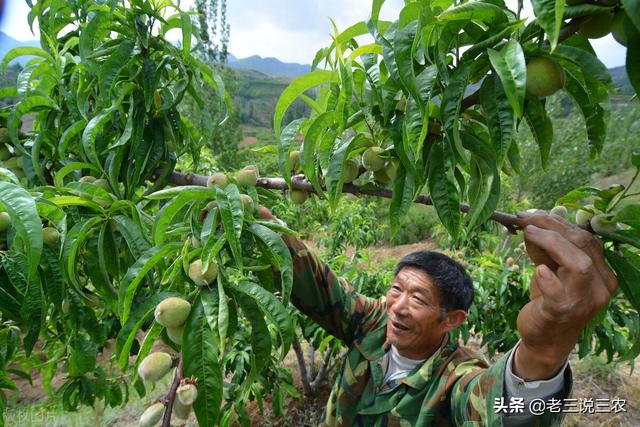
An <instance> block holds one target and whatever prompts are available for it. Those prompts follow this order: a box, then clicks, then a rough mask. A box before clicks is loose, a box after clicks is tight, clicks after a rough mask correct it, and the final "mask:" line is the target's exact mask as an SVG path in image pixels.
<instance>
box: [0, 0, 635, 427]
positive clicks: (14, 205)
mask: <svg viewBox="0 0 640 427" xmlns="http://www.w3.org/2000/svg"><path fill="white" fill-rule="evenodd" d="M27 3H28V4H29V5H30V6H31V12H30V14H29V22H28V24H29V25H30V26H32V25H33V23H34V22H36V21H37V23H38V25H39V28H40V41H41V47H39V48H35V47H33V48H27V47H21V48H17V49H14V50H13V51H11V52H9V53H8V54H7V55H6V57H5V58H4V60H3V61H2V69H3V70H4V69H5V68H6V66H7V65H8V64H9V63H10V62H11V61H12V60H13V59H15V58H17V57H19V56H22V55H31V56H32V58H31V59H29V60H28V62H27V64H26V66H25V68H24V69H23V70H22V71H21V72H20V74H19V76H18V81H17V85H16V86H15V87H12V88H3V89H1V93H0V94H1V95H2V96H3V97H7V98H11V99H13V104H12V105H11V106H9V107H7V108H4V109H3V110H2V111H1V112H0V122H1V123H2V125H3V126H2V129H0V138H1V139H0V145H1V146H0V160H1V161H2V162H3V163H2V168H0V177H1V178H2V180H1V181H0V205H1V208H2V212H0V245H2V246H1V248H0V293H1V295H0V296H1V298H0V316H1V321H2V323H1V326H0V350H1V351H0V388H3V389H7V390H11V389H15V388H16V384H15V381H14V380H15V378H16V377H22V378H27V379H28V378H30V370H31V369H38V370H39V371H40V373H41V375H42V376H43V379H44V381H43V383H44V386H45V388H47V389H48V390H49V391H50V392H51V391H52V388H51V387H52V386H51V379H52V378H53V377H54V375H56V374H57V373H60V372H62V373H63V374H64V378H65V381H64V383H63V385H62V386H61V387H60V388H59V389H58V390H57V393H58V394H59V396H60V397H61V399H62V402H63V405H64V408H65V410H75V409H77V408H78V407H79V406H80V405H94V404H95V402H96V400H104V401H105V402H106V403H107V404H108V405H111V406H117V405H121V404H123V402H125V401H126V400H127V398H128V392H129V385H133V387H134V388H135V390H136V391H137V392H138V393H139V394H140V395H144V394H145V393H146V392H147V387H146V386H148V385H149V383H150V382H154V381H157V380H159V379H160V378H162V377H163V376H164V375H166V374H167V373H169V372H170V371H171V370H172V369H174V368H175V371H174V379H173V382H172V383H171V387H170V390H169V392H168V393H167V394H166V396H165V395H163V396H160V398H159V399H158V402H157V403H156V404H154V405H152V406H151V407H150V408H149V409H148V410H147V411H145V413H144V414H142V417H141V423H142V424H143V425H154V424H156V423H157V422H158V421H159V420H160V418H163V424H164V425H165V426H166V425H169V423H170V420H171V416H172V415H175V416H176V417H177V418H184V417H186V416H188V414H189V411H190V410H191V407H193V410H194V412H195V414H196V417H197V419H198V422H199V424H200V425H203V426H212V425H218V424H220V425H229V424H231V423H232V422H233V421H234V420H235V419H241V420H243V422H244V423H247V422H248V420H247V418H246V417H243V415H242V413H243V411H244V405H245V404H246V403H247V402H248V401H249V400H251V399H252V398H257V397H261V396H260V395H261V393H265V392H266V391H267V390H270V391H274V392H277V394H276V395H275V396H276V397H274V400H276V399H281V397H282V390H281V389H280V388H279V386H278V383H277V378H278V375H280V374H279V373H278V370H277V367H278V364H279V363H280V361H281V360H282V359H283V357H284V355H286V353H287V351H288V349H289V347H290V345H291V343H292V340H293V338H294V328H293V322H292V319H291V317H290V315H289V313H288V312H287V310H286V306H287V304H288V302H289V297H290V294H291V288H292V275H293V271H292V265H291V257H290V253H289V251H288V249H287V247H286V245H285V244H284V242H283V240H282V238H281V234H282V233H292V231H291V230H289V229H288V228H287V227H286V226H285V225H284V224H282V223H279V222H275V221H266V220H262V219H260V218H259V216H258V215H256V211H255V208H256V206H257V205H258V203H260V204H265V205H270V204H271V203H272V201H273V200H274V199H276V198H277V197H278V194H277V192H274V191H272V190H287V189H288V190H290V191H292V192H293V194H294V200H295V201H296V202H299V203H302V202H304V201H305V200H306V198H307V193H309V192H314V193H317V194H318V195H319V196H321V197H325V198H326V199H328V200H329V202H330V203H331V204H333V205H335V203H336V201H337V200H338V198H339V197H340V195H341V194H342V193H343V192H352V193H356V194H371V195H377V196H385V197H390V198H391V209H390V224H391V227H392V228H395V227H397V226H398V224H399V222H400V220H401V218H402V217H403V215H404V214H405V213H406V212H407V209H408V207H409V206H410V204H411V203H413V202H419V203H430V204H433V205H434V206H435V209H436V212H437V213H438V216H439V218H440V220H441V221H442V223H443V224H444V226H445V227H446V229H447V230H448V231H449V233H450V234H451V235H452V236H453V237H454V238H464V237H465V236H467V235H468V233H469V231H471V230H473V229H474V228H475V227H476V226H478V225H479V224H482V223H484V222H486V221H487V220H488V219H490V218H493V219H495V220H498V221H500V222H502V223H503V224H504V225H505V226H507V227H509V228H510V229H512V230H513V229H514V221H513V217H511V216H509V215H506V214H503V213H500V212H494V211H495V209H496V207H497V205H498V201H499V197H500V191H501V190H500V179H501V174H514V173H519V172H522V171H520V167H519V153H518V143H517V140H516V138H515V135H516V131H517V129H518V128H519V127H520V126H523V123H526V125H527V126H529V127H530V128H531V130H532V132H533V134H534V136H535V138H536V141H537V142H538V145H539V147H540V155H541V158H542V161H543V163H545V162H546V161H547V160H548V156H549V150H550V146H551V143H552V140H553V123H552V122H551V120H550V119H549V117H548V116H547V114H546V112H545V97H546V96H548V95H550V94H551V93H553V92H555V91H557V90H560V89H562V90H564V91H566V92H567V93H568V94H569V95H570V96H571V98H573V99H574V100H575V102H576V105H577V107H578V108H579V109H580V111H581V112H582V114H583V115H584V117H585V123H586V130H587V141H585V149H589V150H591V152H592V153H593V154H594V155H597V153H599V152H600V151H601V150H603V149H606V146H605V145H604V135H605V129H606V123H607V121H606V108H605V107H606V101H607V96H608V93H609V92H610V91H611V89H612V82H611V77H610V76H609V73H608V71H607V69H606V67H605V66H604V65H603V64H602V63H601V62H600V61H599V60H598V58H597V57H596V56H595V54H594V52H593V49H592V48H591V45H590V43H589V40H588V38H587V37H589V36H591V37H593V36H595V35H597V34H598V33H602V32H604V31H605V30H607V31H608V30H611V31H614V34H615V35H616V38H617V39H618V40H620V41H621V42H624V43H625V44H627V46H628V48H627V49H628V50H627V67H626V69H627V73H628V76H629V79H630V81H631V83H632V85H633V86H634V88H635V90H636V92H637V93H638V92H640V62H639V61H640V55H639V53H640V52H638V51H639V50H640V21H639V20H640V1H638V0H624V1H623V2H621V3H615V4H613V5H611V4H604V3H598V4H592V3H582V4H577V5H565V4H564V3H563V2H555V1H550V0H536V1H533V2H532V3H533V8H534V12H535V15H536V19H534V20H532V21H531V22H527V20H526V19H524V18H523V17H521V16H520V15H521V10H520V9H518V10H515V11H512V10H510V9H509V8H508V7H506V6H505V4H504V3H503V2H502V1H500V0H492V1H489V0H487V1H473V2H466V3H462V2H460V3H457V2H453V1H449V0H439V1H435V2H429V3H427V2H411V1H408V2H406V5H405V7H404V8H403V9H402V11H401V13H400V16H399V17H398V19H397V20H395V21H393V22H386V21H382V20H380V19H378V16H379V11H380V8H381V6H382V4H383V1H381V0H374V1H373V6H372V10H371V16H370V18H369V19H368V20H367V21H365V22H360V23H357V24H355V25H353V26H352V27H349V28H348V29H347V30H345V31H343V32H338V31H337V30H336V31H335V34H334V38H333V40H334V41H333V43H332V44H331V46H329V47H327V48H325V49H322V50H320V51H319V52H318V55H316V58H315V60H314V68H317V69H314V70H313V71H311V72H310V73H309V74H307V75H305V76H303V77H301V78H299V79H297V80H295V81H293V82H292V83H291V85H290V86H289V87H288V88H287V89H286V90H285V91H284V92H283V94H282V96H281V98H280V100H279V102H278V105H277V107H276V112H275V117H274V127H275V131H276V134H277V135H278V137H279V138H280V145H279V148H278V149H279V152H278V156H279V162H280V165H281V169H282V175H283V178H266V177H260V176H259V171H258V170H257V169H256V168H255V167H251V166H247V167H245V168H243V169H242V170H240V171H238V172H237V173H236V174H230V173H224V172H223V171H215V173H213V172H214V171H199V170H194V171H193V172H196V173H197V172H200V173H201V174H200V175H196V174H195V173H186V174H184V173H180V172H178V171H176V163H177V161H178V160H179V159H185V158H189V159H192V160H193V164H194V165H196V167H197V165H198V157H199V155H200V151H201V149H202V147H203V146H204V144H205V143H206V139H207V137H208V134H207V133H206V131H204V130H202V129H198V128H197V127H196V126H195V125H194V124H193V123H191V122H190V121H189V120H188V117H187V116H186V115H185V114H183V111H182V110H181V104H182V101H183V100H184V99H185V98H191V99H192V100H193V101H194V102H195V103H196V104H198V105H199V106H200V107H201V108H203V109H204V108H207V105H206V104H205V102H204V101H203V99H201V97H200V95H201V94H202V93H205V90H204V88H207V90H213V91H214V92H215V93H216V94H217V102H219V105H218V106H217V107H216V108H218V109H222V108H225V107H226V108H230V99H229V97H228V96H227V95H226V94H225V91H224V87H223V84H222V83H221V82H222V81H221V79H220V78H219V75H218V73H217V71H216V70H215V69H211V68H210V67H208V66H206V65H205V64H204V63H202V62H200V61H199V59H198V58H197V57H196V56H195V55H194V54H193V52H192V49H191V48H192V34H194V28H193V26H194V23H196V22H197V18H196V17H195V16H191V14H190V13H187V12H184V11H181V10H180V9H179V8H178V7H177V6H175V5H174V4H173V3H172V2H171V1H169V0H131V1H127V2H124V1H119V0H101V1H99V0H74V1H63V0H40V1H37V2H32V1H30V0H28V1H27ZM608 3H609V2H608ZM603 16H604V18H603ZM601 21H606V22H605V24H606V25H604V24H602V22H601ZM607 22H609V23H608V24H607ZM596 24H597V25H596ZM603 26H605V27H606V28H605V29H604V30H602V29H601V27H603ZM595 27H598V28H595ZM596 29H598V30H599V32H596V31H595V30H596ZM169 31H177V32H179V33H180V34H181V36H182V37H181V41H180V43H179V46H176V45H175V44H173V43H170V42H169V41H168V40H167V38H166V34H167V33H168V32H169ZM594 32H595V33H596V34H595V35H594V34H593V33H594ZM365 35H370V36H371V37H372V42H371V43H368V44H361V43H360V41H359V40H360V39H361V37H360V36H365ZM321 64H322V68H318V66H320V65H321ZM316 87H317V89H316V90H315V91H314V92H311V91H310V90H311V89H314V88H316ZM297 98H302V99H303V100H304V101H305V102H307V103H308V104H309V105H310V107H311V108H312V111H313V112H312V114H311V116H310V117H308V118H303V119H298V120H295V121H293V122H291V123H283V117H284V115H285V113H286V110H287V108H288V107H289V106H290V105H291V104H292V103H293V101H294V100H295V99H297ZM29 117H31V118H33V127H32V129H31V130H28V131H26V130H25V133H23V132H22V130H21V129H22V126H21V124H22V121H25V120H27V118H29ZM283 125H284V126H283ZM300 135H301V137H302V140H303V143H302V146H300V147H297V146H296V145H297V142H296V141H297V139H296V138H297V137H298V136H300ZM295 152H297V153H298V154H293V153H295ZM214 154H215V153H214ZM633 164H634V166H635V167H636V168H637V169H638V170H640V154H638V155H636V156H634V159H633ZM292 170H293V171H298V172H302V174H294V175H293V176H292V174H291V172H292ZM637 175H638V173H637V172H636V174H635V176H634V180H635V178H637ZM424 190H428V193H429V196H427V195H425V194H422V193H424ZM588 202H591V203H592V204H593V206H587V204H588ZM559 203H560V204H562V205H563V206H565V207H568V208H570V209H576V210H582V211H585V212H587V213H588V214H594V215H596V214H597V216H594V218H593V220H591V219H589V220H588V221H589V222H588V224H587V223H585V225H584V226H585V227H591V228H592V229H593V230H594V231H596V232H598V233H599V234H600V235H601V236H602V238H603V240H604V241H605V244H606V248H607V258H608V260H609V262H610V263H611V265H612V267H613V268H614V269H615V270H616V272H617V274H618V277H619V279H620V282H621V286H620V287H621V289H622V290H623V292H624V295H625V297H626V299H627V300H628V301H629V302H630V304H631V306H632V307H633V308H635V309H636V310H638V309H640V293H639V291H638V287H637V282H638V280H639V279H640V255H638V247H640V224H639V223H638V218H640V214H639V210H640V207H639V206H638V203H637V194H634V193H633V192H630V191H629V186H627V187H623V186H616V187H612V188H608V189H604V190H600V189H597V188H593V187H585V188H579V189H576V190H575V191H573V192H572V193H570V194H568V195H567V196H565V197H564V198H563V199H561V200H560V201H559ZM461 211H464V212H466V213H467V215H466V216H465V217H464V218H463V216H462V215H461ZM595 218H599V219H597V220H596V219H595ZM625 304H626V303H625ZM635 325H636V329H635V330H631V329H633V328H632V327H630V333H633V332H635V333H636V334H637V332H638V328H637V323H636V324H635ZM632 326H633V325H632ZM160 341H162V342H163V343H164V347H162V348H159V347H158V344H159V342H160ZM638 342H640V341H638V340H637V339H636V345H635V346H634V348H633V349H631V350H629V351H627V352H625V353H624V354H623V356H624V357H630V358H633V357H635V356H636V355H637V354H638V352H639V351H640V344H638ZM248 349H250V351H249V350H248ZM98 360H102V362H100V363H98ZM123 379H124V381H123ZM274 384H275V385H274ZM256 385H257V386H256ZM269 387H271V388H269ZM5 406H6V398H5V394H4V392H3V393H2V394H0V413H3V412H4V407H5Z"/></svg>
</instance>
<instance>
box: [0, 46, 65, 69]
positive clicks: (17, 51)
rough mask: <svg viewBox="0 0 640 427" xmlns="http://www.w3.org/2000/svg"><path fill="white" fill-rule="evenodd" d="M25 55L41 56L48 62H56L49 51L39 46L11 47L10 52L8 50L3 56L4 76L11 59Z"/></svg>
mask: <svg viewBox="0 0 640 427" xmlns="http://www.w3.org/2000/svg"><path fill="white" fill-rule="evenodd" d="M25 55H32V56H39V57H41V58H44V59H45V60H46V61H47V62H50V63H53V62H54V61H53V58H52V57H51V55H50V54H49V53H48V52H47V51H45V50H44V49H41V48H39V47H35V46H20V47H15V48H13V49H11V50H10V51H9V52H7V53H6V54H5V55H4V57H3V58H2V66H1V67H2V75H3V76H4V74H5V73H6V71H7V65H9V63H10V62H11V61H13V60H14V59H16V58H19V57H20V56H25Z"/></svg>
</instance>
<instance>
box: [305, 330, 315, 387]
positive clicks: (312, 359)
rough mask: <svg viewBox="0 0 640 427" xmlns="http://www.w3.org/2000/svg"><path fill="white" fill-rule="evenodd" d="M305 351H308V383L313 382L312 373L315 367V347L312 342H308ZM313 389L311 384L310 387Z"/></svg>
mask: <svg viewBox="0 0 640 427" xmlns="http://www.w3.org/2000/svg"><path fill="white" fill-rule="evenodd" d="M307 353H309V369H307V381H308V382H309V385H310V386H311V384H312V383H313V373H314V371H315V369H316V349H315V347H314V346H313V343H311V342H308V347H307ZM310 388H311V390H313V386H311V387H310Z"/></svg>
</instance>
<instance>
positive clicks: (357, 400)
mask: <svg viewBox="0 0 640 427" xmlns="http://www.w3.org/2000/svg"><path fill="white" fill-rule="evenodd" d="M284 239H285V241H286V243H287V245H288V246H289V250H290V252H291V254H292V258H293V267H294V289H293V293H292V301H293V303H294V304H295V305H296V307H298V309H299V310H301V311H302V312H303V313H305V314H306V315H307V316H308V317H310V318H311V319H313V320H314V321H316V322H317V323H318V324H320V325H321V326H322V327H323V328H325V329H326V330H327V331H328V332H329V333H331V334H333V335H334V336H336V337H337V338H339V339H341V340H342V341H343V342H344V343H345V344H346V345H347V346H348V351H347V354H346V358H345V360H344V362H343V365H342V368H341V371H340V372H339V373H338V375H337V378H336V380H335V384H334V386H333V388H332V390H331V394H330V396H329V400H328V402H327V406H326V409H325V414H324V416H323V419H322V420H321V423H320V426H322V427H324V426H337V427H346V426H349V427H351V426H372V427H373V426H376V427H378V426H380V427H382V426H389V427H390V426H401V427H410V426H411V427H416V426H454V425H456V426H502V414H496V411H495V410H494V402H495V401H496V400H495V399H499V398H501V397H502V396H504V385H503V384H504V372H505V364H506V361H507V359H508V356H509V353H507V354H505V355H503V356H502V357H501V358H500V359H499V360H498V361H497V362H496V363H495V364H493V365H491V366H489V364H488V363H487V362H486V361H485V360H484V359H483V357H482V356H480V355H478V354H476V353H474V352H473V351H471V350H469V349H467V348H465V347H460V346H458V345H457V344H456V343H454V342H451V341H450V340H449V339H448V337H447V338H446V339H445V340H444V342H443V343H442V345H441V346H440V347H439V348H438V350H436V352H435V353H434V354H433V355H432V356H431V357H429V358H428V359H427V360H426V361H425V362H424V363H423V364H422V365H421V366H418V367H417V368H416V369H415V370H414V371H413V372H411V373H410V374H409V375H408V376H407V377H405V378H400V379H398V380H395V381H392V382H390V384H387V385H383V384H382V381H383V368H382V366H381V362H382V358H383V356H384V354H385V352H386V351H387V350H388V349H389V343H388V342H387V341H386V323H387V315H386V303H385V300H384V298H381V299H372V298H367V297H365V296H363V295H361V294H358V293H357V292H355V290H354V289H353V287H352V286H351V285H350V284H349V283H348V282H347V281H346V280H344V279H341V278H338V277H337V276H336V275H335V273H334V272H333V271H331V269H330V268H329V267H328V266H327V265H325V264H324V263H322V262H321V261H320V260H319V259H318V258H317V257H316V256H315V255H314V254H313V253H312V252H311V251H310V250H309V249H308V248H307V247H306V246H305V245H304V243H303V242H301V241H299V240H297V239H295V238H293V237H290V236H285V237H284ZM570 386H571V371H570V369H566V370H565V389H564V390H562V392H561V393H559V395H558V396H554V397H557V398H560V399H562V398H566V397H567V396H568V394H569V391H570ZM560 415H561V414H558V413H556V414H549V413H545V414H544V415H543V416H539V417H536V418H535V419H534V424H533V425H536V426H545V427H546V426H552V425H559V423H560Z"/></svg>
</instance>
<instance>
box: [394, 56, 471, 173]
mask: <svg viewBox="0 0 640 427" xmlns="http://www.w3.org/2000/svg"><path fill="white" fill-rule="evenodd" d="M469 73H470V69H469V67H467V66H463V65H461V66H460V67H459V68H458V69H457V70H456V72H455V74H454V75H453V76H452V77H451V79H450V81H449V85H448V86H447V87H446V89H445V90H444V93H443V94H442V105H441V107H440V116H441V118H442V123H443V126H444V129H445V131H446V135H447V137H448V139H449V142H450V143H451V144H452V147H453V148H454V149H455V150H456V154H457V155H458V156H459V157H460V159H461V160H463V161H465V162H466V156H465V153H464V150H463V149H462V143H461V141H460V131H459V127H460V123H459V120H458V116H459V114H460V108H461V103H462V99H463V97H464V93H465V90H466V88H467V85H468V84H469ZM406 166H407V164H406V163H405V167H406Z"/></svg>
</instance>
